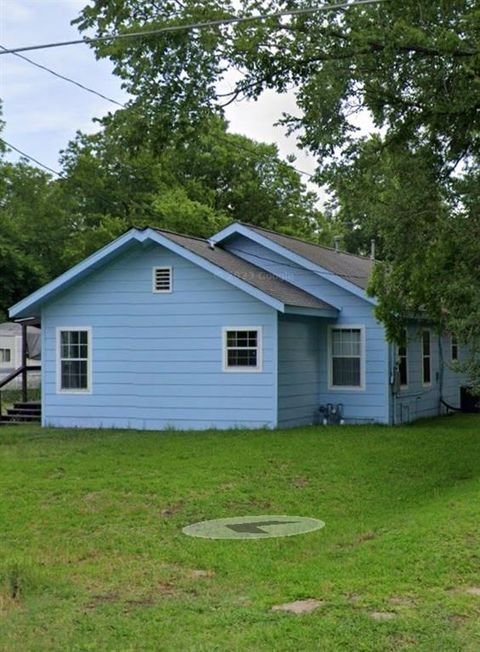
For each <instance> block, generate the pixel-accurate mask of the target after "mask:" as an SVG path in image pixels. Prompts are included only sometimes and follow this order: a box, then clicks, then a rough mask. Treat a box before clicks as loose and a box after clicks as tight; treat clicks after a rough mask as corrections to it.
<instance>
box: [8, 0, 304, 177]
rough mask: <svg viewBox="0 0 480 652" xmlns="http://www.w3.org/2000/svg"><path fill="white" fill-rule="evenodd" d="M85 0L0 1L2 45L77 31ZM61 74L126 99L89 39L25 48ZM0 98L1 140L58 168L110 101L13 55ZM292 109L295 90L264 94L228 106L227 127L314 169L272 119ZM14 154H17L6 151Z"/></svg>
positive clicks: (42, 40)
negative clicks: (45, 47)
mask: <svg viewBox="0 0 480 652" xmlns="http://www.w3.org/2000/svg"><path fill="white" fill-rule="evenodd" d="M85 4H86V0H0V44H1V45H3V46H4V47H7V48H9V47H20V46H24V45H31V44H37V43H47V42H51V41H63V40H68V39H71V38H79V33H78V31H77V30H76V28H74V27H72V26H71V25H70V21H71V20H72V19H73V18H75V17H76V16H77V15H78V13H79V11H80V10H81V8H82V7H83V6H84V5H85ZM25 55H26V56H28V57H29V58H31V59H33V60H35V61H37V62H39V63H42V64H44V65H46V66H48V67H50V68H53V69H54V70H56V71H58V72H60V73H61V74H63V75H66V76H69V77H72V78H74V79H75V80H77V81H79V82H81V83H84V84H85V85H87V86H90V87H91V88H94V89H95V90H98V91H100V92H102V93H103V94H105V95H107V96H108V97H111V98H113V99H116V100H118V101H125V99H126V97H125V95H124V93H123V91H122V90H121V88H120V83H119V80H118V79H117V78H116V77H114V75H112V73H111V65H110V63H109V62H108V61H104V60H102V61H96V59H95V57H94V55H93V52H92V50H91V49H90V48H89V47H88V46H84V45H77V46H68V47H64V48H58V49H51V50H39V51H33V52H27V53H25ZM0 97H1V98H2V100H3V118H4V120H5V122H6V127H5V130H4V132H3V137H4V138H5V140H7V141H9V142H11V143H12V144H13V145H15V146H17V147H18V148H19V149H22V150H24V151H25V152H26V153H28V154H31V155H32V156H34V157H35V158H37V159H39V160H40V161H42V162H43V163H46V164H47V165H49V166H50V167H53V168H54V169H58V167H59V165H58V156H59V152H60V150H61V149H62V148H64V147H65V146H66V145H67V143H68V141H69V140H70V139H72V138H73V137H74V135H75V132H76V131H77V130H79V129H80V130H82V131H92V130H95V129H96V126H95V124H94V123H92V118H94V117H101V116H102V115H105V113H107V112H108V111H109V110H112V109H113V110H114V109H115V107H114V105H112V104H110V103H109V102H107V101H105V100H102V99H101V98H99V97H96V96H95V95H92V94H90V93H87V92H85V91H82V90H81V89H79V88H76V87H75V86H72V85H71V84H68V83H66V82H64V81H62V80H60V79H56V78H55V77H53V76H52V75H50V74H48V73H46V72H44V71H42V70H39V69H37V68H35V67H34V66H32V65H30V64H29V63H27V62H25V61H22V60H21V59H19V58H17V57H15V56H13V55H7V54H6V55H2V56H1V57H0ZM294 109H295V101H294V99H293V96H287V97H279V96H277V95H276V94H274V93H267V94H266V95H265V96H264V97H262V98H261V99H260V100H259V101H258V102H241V103H238V104H233V105H231V106H230V107H228V113H227V118H228V119H229V121H230V123H231V130H232V131H236V132H239V133H243V134H245V135H247V136H250V137H252V138H255V139H256V140H262V141H266V142H276V143H277V144H278V146H279V148H280V153H281V155H282V156H286V155H287V154H292V153H293V154H296V155H297V157H298V159H297V163H296V165H297V167H299V168H301V169H304V170H306V171H310V172H312V171H313V170H314V167H315V166H314V161H313V159H312V158H311V157H309V156H307V155H306V154H305V153H303V152H301V151H299V150H298V149H297V148H296V146H295V140H294V138H286V137H285V135H284V130H283V128H281V127H274V123H275V122H276V121H277V120H278V118H279V117H280V116H281V113H282V111H290V110H294ZM10 157H11V158H12V159H14V158H18V157H17V155H11V156H10Z"/></svg>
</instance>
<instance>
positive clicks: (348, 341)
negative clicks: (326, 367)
mask: <svg viewBox="0 0 480 652" xmlns="http://www.w3.org/2000/svg"><path fill="white" fill-rule="evenodd" d="M363 348H364V347H363V328H359V327H355V328H331V329H330V387H332V388H335V387H339V388H344V389H345V388H350V389H362V388H363V385H364V382H363V375H364V361H363V357H364V354H363Z"/></svg>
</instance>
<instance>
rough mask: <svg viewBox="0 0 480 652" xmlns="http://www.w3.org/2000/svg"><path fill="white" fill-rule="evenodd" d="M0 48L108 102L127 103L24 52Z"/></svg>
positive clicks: (123, 105) (1, 46)
mask: <svg viewBox="0 0 480 652" xmlns="http://www.w3.org/2000/svg"><path fill="white" fill-rule="evenodd" d="M0 50H3V52H0V54H13V55H15V56H16V57H18V58H19V59H23V60H24V61H27V62H28V63H30V64H32V66H35V67H36V68H40V70H44V71H45V72H49V73H50V74H51V75H54V76H55V77H58V78H59V79H63V81H66V82H69V83H70V84H74V85H75V86H78V88H81V89H82V90H83V91H87V92H88V93H93V95H98V97H101V98H102V99H104V100H107V102H112V104H116V105H117V106H122V107H125V104H122V103H121V102H117V100H113V99H112V98H111V97H107V96H106V95H104V94H103V93H100V92H99V91H95V90H93V88H89V87H88V86H85V84H81V83H80V82H78V81H76V80H75V79H72V78H71V77H66V76H65V75H62V74H60V73H59V72H57V71H56V70H52V69H51V68H48V67H47V66H44V65H42V64H41V63H38V62H37V61H34V60H33V59H29V58H28V57H26V56H24V55H23V54H18V52H9V50H7V48H6V47H4V46H3V45H0Z"/></svg>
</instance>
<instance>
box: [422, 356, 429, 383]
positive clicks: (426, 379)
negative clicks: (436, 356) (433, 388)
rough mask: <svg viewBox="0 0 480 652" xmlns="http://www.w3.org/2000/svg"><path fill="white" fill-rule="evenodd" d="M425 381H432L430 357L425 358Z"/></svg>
mask: <svg viewBox="0 0 480 652" xmlns="http://www.w3.org/2000/svg"><path fill="white" fill-rule="evenodd" d="M423 382H424V383H425V384H427V383H429V382H430V358H423Z"/></svg>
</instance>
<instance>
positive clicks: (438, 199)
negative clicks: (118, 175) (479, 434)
mask: <svg viewBox="0 0 480 652" xmlns="http://www.w3.org/2000/svg"><path fill="white" fill-rule="evenodd" d="M239 4H240V8H239V9H237V13H238V14H240V15H252V14H255V13H260V14H265V13H274V12H277V11H282V10H283V11H285V10H288V9H291V8H297V7H298V6H299V3H292V2H290V0H243V1H242V2H241V3H239ZM137 5H138V3H136V2H135V1H134V0H117V2H115V3H105V2H103V1H101V0H97V1H96V2H94V3H93V4H92V5H90V6H89V7H87V8H85V9H84V10H83V12H82V15H81V16H80V18H79V19H78V21H77V23H78V25H79V27H80V29H83V30H86V29H93V30H95V32H96V33H97V34H99V35H106V34H112V33H114V32H128V31H138V30H142V29H143V30H146V29H152V28H156V27H161V26H164V25H171V24H180V23H191V22H196V21H199V22H201V21H202V20H205V19H207V18H208V19H212V18H219V17H222V16H225V15H231V14H233V13H234V12H235V10H234V7H233V6H232V5H233V3H224V4H223V3H222V5H221V6H220V5H219V4H218V3H211V2H210V0H208V2H207V1H206V0H203V1H200V2H199V1H198V0H183V1H182V3H177V2H174V1H172V2H165V3H161V6H160V5H159V3H156V2H153V0H147V1H146V2H143V3H142V6H141V8H138V6H137ZM309 5H310V3H306V2H305V3H303V2H302V3H300V6H309ZM236 7H238V3H236ZM479 33H480V7H479V4H478V1H477V0H442V1H440V2H430V1H429V0H405V1H404V2H382V3H379V4H378V5H369V6H363V7H355V8H350V9H348V10H338V9H337V10H331V11H329V12H328V13H325V12H317V13H311V14H308V15H301V16H293V17H289V18H282V19H278V18H270V19H267V20H263V21H254V22H247V23H242V24H237V25H235V26H223V27H216V28H210V29H207V30H197V31H185V32H177V33H175V34H174V35H172V34H164V35H160V36H155V37H149V36H145V37H142V38H139V39H138V40H137V39H134V40H125V41H121V40H116V41H104V42H101V43H98V44H96V45H95V49H96V53H97V56H99V57H106V56H108V57H110V58H111V59H112V60H113V61H114V64H115V66H116V71H117V73H118V74H119V75H120V76H121V77H122V79H123V81H124V84H125V86H126V88H127V89H128V90H130V91H131V92H133V93H134V94H135V95H136V96H138V97H142V98H143V100H144V101H148V102H149V103H150V104H151V105H153V106H155V107H156V110H159V111H161V112H162V115H164V119H165V120H167V122H168V123H169V124H179V122H181V121H182V120H183V119H184V118H183V117H184V116H187V115H188V119H189V121H190V124H192V123H195V121H197V122H199V123H201V121H202V120H203V116H204V113H205V111H206V110H212V111H216V112H218V113H220V114H221V112H222V106H221V102H224V103H225V102H228V101H234V100H235V99H236V98H242V97H249V98H257V97H258V96H259V95H260V94H261V93H262V92H264V91H265V90H267V89H274V90H276V91H278V92H280V93H283V92H286V91H287V89H289V88H292V87H293V88H294V89H295V91H294V92H295V94H296V100H297V105H298V107H299V113H298V114H297V115H285V116H284V119H283V122H284V124H285V125H286V127H287V128H288V129H289V130H290V131H291V132H296V133H297V134H298V137H299V142H300V144H301V145H303V146H304V147H306V148H308V149H309V150H310V151H312V152H313V153H315V154H316V155H317V158H318V173H317V179H318V181H319V182H324V183H327V184H328V185H329V187H330V189H331V190H332V191H333V193H334V199H333V203H332V209H333V210H334V212H335V219H336V223H337V224H338V227H339V230H341V231H342V232H343V234H344V237H345V241H346V244H347V246H348V247H349V248H351V249H353V250H355V251H360V252H365V251H366V250H367V249H368V246H369V240H370V238H372V237H375V238H376V240H377V243H378V251H379V254H380V256H381V258H382V260H383V264H382V265H379V266H378V269H377V273H376V275H375V279H374V282H373V284H372V287H371V290H372V292H373V293H374V294H376V295H377V297H378V299H379V302H380V308H379V313H378V314H379V316H380V317H381V318H382V319H383V320H384V321H385V323H386V325H387V329H388V332H389V333H390V334H391V336H392V337H395V336H396V335H397V334H398V332H399V331H400V329H401V327H402V323H401V322H402V320H403V321H404V319H405V318H406V316H407V314H408V315H410V316H411V315H413V314H422V315H424V316H425V318H426V319H429V320H431V321H432V322H434V323H435V325H436V326H437V327H438V328H439V329H450V330H455V331H456V332H457V334H458V336H459V337H460V338H461V339H464V340H466V341H468V342H469V344H470V345H471V346H472V348H473V349H474V350H477V349H480V266H479V264H478V263H479V259H480V240H479V238H478V231H479V226H480V223H479V220H480V218H479V212H478V208H479V202H478V192H479V191H478V167H479V162H480V50H479V48H478V43H479ZM195 64H198V66H197V68H196V72H195V74H192V71H193V66H194V65H195ZM228 67H230V68H233V69H235V70H237V71H238V72H240V73H241V75H239V79H238V81H237V82H236V86H235V88H234V89H233V90H232V92H231V93H229V94H227V95H226V97H222V98H218V97H217V94H216V92H215V89H216V88H218V84H219V81H220V80H221V79H222V78H223V77H224V76H225V70H226V69H227V68H228ZM359 114H360V115H363V116H366V115H367V116H368V117H369V118H370V119H371V121H372V124H373V128H374V133H372V134H371V135H370V136H368V137H366V136H365V134H364V133H362V132H361V131H359V129H358V127H356V126H355V119H356V118H357V117H358V115H359ZM178 121H179V122H178ZM470 372H471V376H472V380H473V381H474V382H475V383H477V384H480V361H477V362H476V361H475V360H474V359H473V358H472V360H471V365H470Z"/></svg>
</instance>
